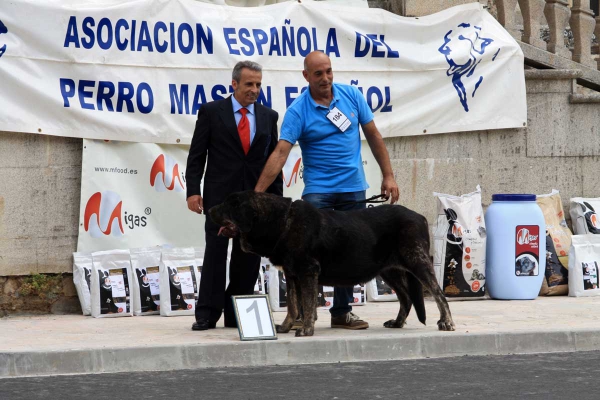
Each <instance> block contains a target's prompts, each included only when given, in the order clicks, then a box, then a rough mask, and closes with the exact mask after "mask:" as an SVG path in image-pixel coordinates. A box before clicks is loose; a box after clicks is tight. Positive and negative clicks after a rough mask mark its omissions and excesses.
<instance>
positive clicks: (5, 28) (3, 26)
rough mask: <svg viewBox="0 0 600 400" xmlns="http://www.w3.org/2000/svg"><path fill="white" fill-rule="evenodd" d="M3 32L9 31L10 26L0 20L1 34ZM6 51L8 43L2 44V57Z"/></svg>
mask: <svg viewBox="0 0 600 400" xmlns="http://www.w3.org/2000/svg"><path fill="white" fill-rule="evenodd" d="M3 33H8V28H7V27H6V25H4V23H2V21H0V35H2V34H3ZM0 42H1V41H0ZM5 52H6V44H4V45H2V46H0V57H2V56H3V55H4V53H5Z"/></svg>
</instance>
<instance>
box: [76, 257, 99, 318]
mask: <svg viewBox="0 0 600 400" xmlns="http://www.w3.org/2000/svg"><path fill="white" fill-rule="evenodd" d="M93 268H94V267H93V265H92V253H73V283H74V284H75V289H76V290H77V297H79V303H80V304H81V311H82V312H83V315H91V314H92V306H91V303H90V288H91V287H92V270H93Z"/></svg>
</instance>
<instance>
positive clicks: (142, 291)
mask: <svg viewBox="0 0 600 400" xmlns="http://www.w3.org/2000/svg"><path fill="white" fill-rule="evenodd" d="M130 253H131V272H132V275H133V282H132V285H131V287H132V288H133V291H132V298H133V301H132V303H133V315H156V314H159V313H160V285H159V281H160V278H159V275H160V273H159V268H158V266H159V264H160V254H161V249H160V247H147V248H139V249H131V251H130Z"/></svg>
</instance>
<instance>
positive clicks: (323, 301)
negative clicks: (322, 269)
mask: <svg viewBox="0 0 600 400" xmlns="http://www.w3.org/2000/svg"><path fill="white" fill-rule="evenodd" d="M317 307H321V308H323V309H325V310H329V309H330V308H331V307H333V286H322V285H319V294H318V297H317Z"/></svg>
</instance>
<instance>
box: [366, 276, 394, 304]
mask: <svg viewBox="0 0 600 400" xmlns="http://www.w3.org/2000/svg"><path fill="white" fill-rule="evenodd" d="M365 286H366V289H367V299H368V300H369V301H398V297H397V296H396V292H395V291H394V290H393V289H392V288H391V287H389V286H388V284H387V283H385V282H384V281H383V279H381V277H380V276H376V277H375V279H372V280H370V281H369V282H367V283H366V285H365Z"/></svg>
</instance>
